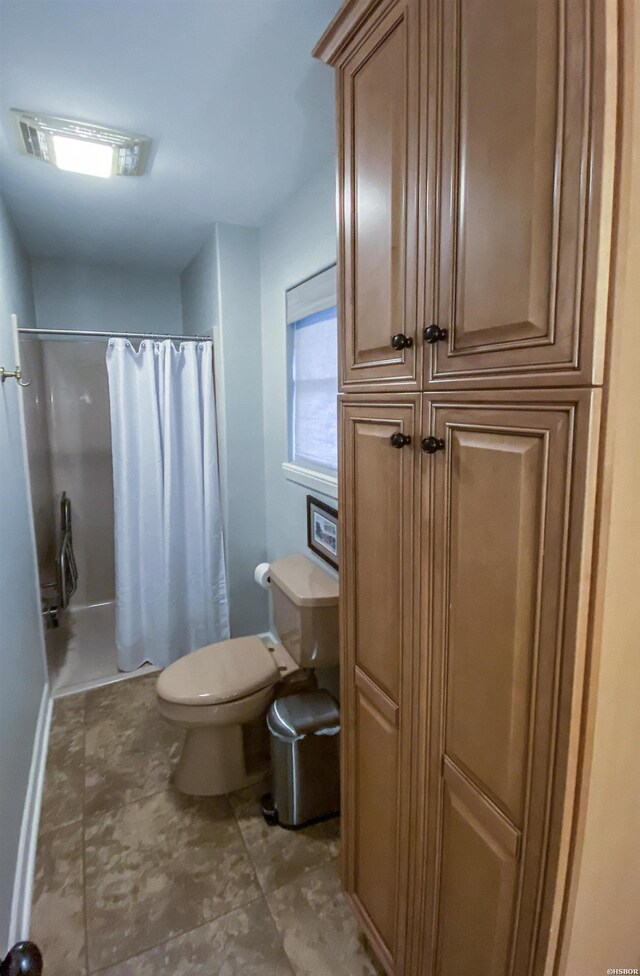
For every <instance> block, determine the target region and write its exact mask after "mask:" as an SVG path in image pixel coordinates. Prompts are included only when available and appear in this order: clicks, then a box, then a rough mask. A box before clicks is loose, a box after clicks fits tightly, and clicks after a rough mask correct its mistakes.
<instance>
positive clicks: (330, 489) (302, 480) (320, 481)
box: [282, 461, 338, 498]
mask: <svg viewBox="0 0 640 976" xmlns="http://www.w3.org/2000/svg"><path fill="white" fill-rule="evenodd" d="M282 471H283V473H284V476H285V478H286V479H287V481H293V482H295V483H296V484H297V485H303V486H304V487H305V488H311V489H312V490H313V491H319V492H320V494H322V495H328V496H329V497H330V498H337V497H338V478H337V476H336V475H334V474H329V473H326V474H325V473H324V472H323V471H314V470H313V468H303V467H302V466H301V465H299V464H294V463H293V462H292V461H283V462H282Z"/></svg>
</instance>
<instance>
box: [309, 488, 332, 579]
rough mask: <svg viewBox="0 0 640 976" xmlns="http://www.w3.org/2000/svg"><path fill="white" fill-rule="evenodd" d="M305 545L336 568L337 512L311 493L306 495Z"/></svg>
mask: <svg viewBox="0 0 640 976" xmlns="http://www.w3.org/2000/svg"><path fill="white" fill-rule="evenodd" d="M307 545H308V546H309V549H311V551H312V552H315V554H316V555H317V556H320V558H321V559H324V561H325V562H327V563H329V565H330V566H333V568H334V569H337V568H338V513H337V511H336V510H335V508H331V507H330V506H329V505H326V504H325V503H324V502H321V501H320V499H319V498H314V497H313V495H307Z"/></svg>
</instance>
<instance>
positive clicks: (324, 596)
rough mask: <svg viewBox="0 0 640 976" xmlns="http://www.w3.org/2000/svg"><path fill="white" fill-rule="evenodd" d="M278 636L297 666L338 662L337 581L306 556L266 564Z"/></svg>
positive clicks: (309, 666) (326, 665)
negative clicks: (267, 565)
mask: <svg viewBox="0 0 640 976" xmlns="http://www.w3.org/2000/svg"><path fill="white" fill-rule="evenodd" d="M269 576H270V578H271V595H272V599H273V617H274V623H275V626H276V630H277V632H278V636H279V638H280V640H281V641H282V643H283V644H284V646H285V647H286V649H287V650H288V652H289V654H290V655H291V657H292V658H293V659H294V661H296V663H297V664H298V665H299V666H300V667H301V668H329V667H332V666H333V665H336V664H338V659H339V642H338V581H337V580H336V579H334V578H333V577H332V576H330V575H329V573H325V571H324V570H323V569H321V568H320V567H319V566H317V565H316V564H315V563H312V562H311V560H310V559H307V557H306V556H285V557H284V558H283V559H277V560H276V561H275V562H273V563H271V564H270V566H269Z"/></svg>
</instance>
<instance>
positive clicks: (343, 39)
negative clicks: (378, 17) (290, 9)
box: [311, 0, 388, 66]
mask: <svg viewBox="0 0 640 976" xmlns="http://www.w3.org/2000/svg"><path fill="white" fill-rule="evenodd" d="M386 6H388V3H387V2H385V0H346V2H345V3H343V4H342V6H341V7H340V10H339V11H338V13H337V14H336V16H335V17H334V18H333V20H332V21H331V23H330V24H329V26H328V27H327V29H326V31H325V32H324V34H323V35H322V37H321V38H320V40H319V41H318V43H317V44H316V46H315V47H314V49H313V51H312V52H311V53H312V55H313V57H314V58H317V59H318V60H319V61H323V62H324V63H325V64H330V65H334V66H335V65H336V64H338V62H339V61H340V57H341V55H342V53H343V52H344V50H345V48H346V47H347V45H348V44H349V42H350V40H351V39H352V37H353V36H354V35H355V34H356V33H357V32H358V30H359V29H360V27H361V26H362V24H363V23H365V21H367V20H369V19H370V18H371V17H372V15H373V14H374V12H377V8H378V7H386Z"/></svg>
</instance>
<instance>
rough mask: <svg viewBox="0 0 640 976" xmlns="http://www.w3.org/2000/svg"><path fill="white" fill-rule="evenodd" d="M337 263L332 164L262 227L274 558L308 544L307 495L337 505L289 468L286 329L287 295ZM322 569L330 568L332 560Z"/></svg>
mask: <svg viewBox="0 0 640 976" xmlns="http://www.w3.org/2000/svg"><path fill="white" fill-rule="evenodd" d="M335 260H336V211H335V161H331V162H330V163H328V164H327V165H326V166H323V167H322V169H321V170H320V171H319V172H318V173H317V174H316V175H315V176H314V177H313V178H312V179H311V180H310V181H309V182H308V183H306V184H305V185H304V186H303V187H302V188H301V189H300V190H298V191H297V192H296V193H295V194H293V195H292V196H291V197H290V198H289V200H288V201H287V202H286V204H285V205H284V206H283V207H281V208H280V209H279V210H278V211H277V212H276V213H274V214H273V215H272V217H271V219H270V220H269V221H268V222H267V223H266V224H265V225H264V226H263V227H262V228H261V231H260V281H261V296H262V375H263V404H264V418H263V419H264V451H265V477H266V521H267V551H268V553H269V559H279V558H280V557H281V556H286V555H288V554H289V553H295V552H303V553H305V554H306V555H309V550H308V549H307V509H306V497H307V495H308V494H313V495H316V496H318V497H320V498H324V499H325V500H326V501H327V502H328V503H329V504H330V505H332V506H334V507H336V506H337V502H336V500H335V498H327V497H326V496H324V495H322V494H321V493H320V492H318V491H316V490H313V491H312V490H311V489H309V488H306V487H304V486H302V485H298V484H295V483H293V482H291V481H289V480H287V478H285V475H284V473H283V471H282V468H281V465H282V462H283V461H286V460H288V409H287V369H288V363H287V326H286V308H285V292H286V290H287V289H288V288H290V287H291V286H292V285H295V284H297V283H298V282H299V281H302V280H304V279H305V278H308V277H309V276H310V275H313V274H315V273H316V272H317V271H321V270H322V269H323V268H326V267H327V266H328V265H330V264H331V263H332V262H334V261H335ZM323 568H326V569H329V567H327V566H326V564H323Z"/></svg>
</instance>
